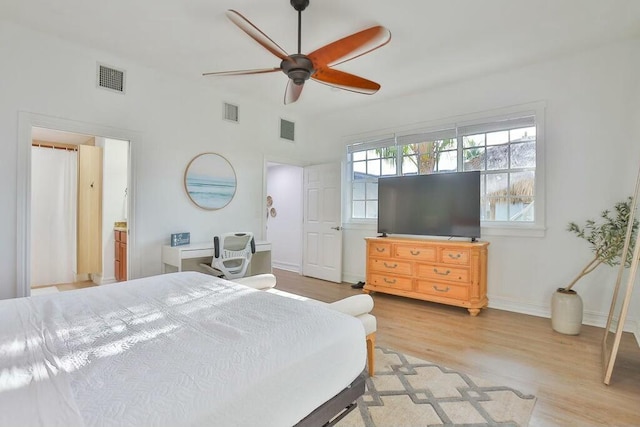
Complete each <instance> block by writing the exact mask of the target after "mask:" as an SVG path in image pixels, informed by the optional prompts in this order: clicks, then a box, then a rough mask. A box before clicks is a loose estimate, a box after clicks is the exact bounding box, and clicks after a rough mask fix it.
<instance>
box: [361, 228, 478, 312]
mask: <svg viewBox="0 0 640 427" xmlns="http://www.w3.org/2000/svg"><path fill="white" fill-rule="evenodd" d="M365 240H366V241H367V278H366V284H365V286H364V291H365V292H367V293H369V292H372V291H375V292H384V293H388V294H394V295H400V296H404V297H409V298H417V299H421V300H425V301H433V302H438V303H442V304H449V305H456V306H459V307H465V308H466V309H468V310H469V313H470V314H471V315H472V316H477V315H478V313H479V312H480V309H481V308H483V307H486V306H487V304H488V302H489V300H488V299H487V247H488V246H489V243H488V242H460V241H449V240H424V239H410V238H395V237H384V238H382V237H376V238H368V239H365Z"/></svg>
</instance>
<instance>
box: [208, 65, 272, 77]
mask: <svg viewBox="0 0 640 427" xmlns="http://www.w3.org/2000/svg"><path fill="white" fill-rule="evenodd" d="M276 71H282V68H279V67H278V68H258V69H255V70H236V71H214V72H212V73H202V75H203V76H240V75H243V74H264V73H273V72H276Z"/></svg>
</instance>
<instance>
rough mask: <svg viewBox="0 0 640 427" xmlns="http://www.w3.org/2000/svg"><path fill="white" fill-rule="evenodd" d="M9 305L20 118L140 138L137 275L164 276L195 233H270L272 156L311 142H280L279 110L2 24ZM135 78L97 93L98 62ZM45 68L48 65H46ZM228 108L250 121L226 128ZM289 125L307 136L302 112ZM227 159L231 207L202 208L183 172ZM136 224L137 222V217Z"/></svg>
mask: <svg viewBox="0 0 640 427" xmlns="http://www.w3.org/2000/svg"><path fill="white" fill-rule="evenodd" d="M0 57H1V58H2V61H0V76H1V78H0V93H1V94H2V96H1V97H0V144H1V145H2V152H3V155H2V156H0V171H2V180H0V221H1V222H2V223H3V224H7V227H6V233H5V236H4V239H2V241H1V242H0V299H1V298H10V297H14V296H15V295H17V290H16V277H17V268H16V263H17V253H16V247H17V232H16V228H15V227H14V226H13V224H16V223H17V216H16V213H17V203H18V201H19V200H20V198H19V197H18V195H17V192H16V188H17V176H18V175H19V173H18V169H17V163H18V145H17V144H18V143H19V141H18V139H19V138H18V134H19V132H18V117H19V115H20V112H21V111H25V112H30V113H34V114H38V115H45V116H52V117H56V118H62V119H65V120H73V121H77V122H80V123H84V124H98V125H101V126H104V127H107V126H108V127H112V128H116V129H120V130H125V131H127V130H128V131H131V132H132V133H135V134H136V135H138V138H137V139H136V140H135V141H134V142H132V146H131V150H132V162H133V170H134V176H133V180H134V183H135V188H134V189H133V190H135V191H134V192H133V194H135V213H136V218H135V221H132V222H133V223H134V224H135V227H136V228H135V229H134V230H132V231H131V233H132V235H130V239H135V241H136V244H137V246H136V250H135V253H133V254H132V255H131V257H132V258H131V261H132V264H134V265H135V269H133V271H131V273H132V277H138V276H148V275H152V274H158V273H160V271H161V268H160V267H161V266H160V252H161V246H162V245H163V244H168V242H169V235H170V234H171V233H173V232H178V231H190V232H191V239H192V241H195V242H197V241H204V240H209V239H211V238H212V236H213V235H215V234H217V233H222V232H224V231H226V230H230V229H231V230H239V229H241V230H249V231H253V232H254V233H256V235H257V236H259V237H263V236H261V234H262V230H263V229H264V228H263V225H264V218H263V216H264V197H265V195H264V194H263V192H264V189H263V165H264V158H265V154H266V153H267V152H268V153H269V154H270V155H277V156H283V157H285V156H286V157H288V158H296V157H300V151H301V150H300V146H301V145H302V144H304V140H303V139H302V138H299V142H296V143H295V144H292V143H290V142H287V141H282V140H280V138H279V135H278V133H277V132H278V128H277V126H276V125H275V124H277V123H278V120H279V117H281V116H284V115H285V114H283V111H282V110H281V108H284V107H280V105H279V103H278V102H277V101H276V100H274V105H273V106H269V105H263V104H259V105H258V104H255V103H250V102H248V101H247V100H246V99H243V98H241V97H237V96H234V94H232V93H227V92H224V91H222V90H220V89H216V87H214V86H211V85H210V83H209V82H210V80H205V79H202V78H201V77H198V76H196V77H194V79H193V80H188V79H184V78H182V77H177V76H173V75H169V74H164V73H162V72H159V71H156V70H153V69H149V68H145V67H142V66H140V65H138V64H136V63H135V62H134V61H131V60H128V59H126V58H119V57H115V56H113V55H111V54H107V53H104V52H100V51H96V50H92V49H87V48H83V47H79V46H77V45H73V44H69V43H67V42H65V41H63V40H60V39H55V38H50V37H48V36H45V35H43V34H40V33H38V32H34V31H32V30H28V29H25V28H22V27H19V26H15V25H13V24H8V23H6V22H4V21H0ZM98 61H99V62H102V63H106V64H109V65H112V66H115V67H118V68H122V69H125V70H126V72H127V88H126V94H125V95H121V94H114V93H111V92H109V91H105V90H101V89H97V88H96V87H95V69H96V62H98ZM43 64H46V66H43ZM223 101H227V102H232V103H234V104H236V105H238V106H239V107H240V117H241V122H240V123H239V124H235V123H229V122H225V121H224V120H222V106H223ZM286 116H287V117H290V118H291V119H292V120H295V121H296V123H297V124H300V126H298V127H299V128H304V126H303V125H302V120H300V119H299V118H298V117H296V115H295V112H292V111H287V114H286ZM209 151H211V152H218V153H220V154H222V155H223V156H225V157H226V158H227V159H228V160H229V161H230V162H231V164H232V165H233V167H234V168H235V171H236V175H237V177H238V186H237V192H236V195H235V197H234V199H233V200H232V201H231V203H230V204H229V205H228V206H227V207H225V208H224V209H221V210H217V211H205V210H202V209H199V208H197V207H196V206H194V205H193V204H192V203H191V202H190V201H189V199H188V197H187V195H186V193H185V191H184V188H183V175H184V169H185V167H186V166H187V164H188V162H189V161H190V160H191V159H192V158H193V157H194V156H196V155H197V154H200V153H203V152H209ZM130 220H131V219H130Z"/></svg>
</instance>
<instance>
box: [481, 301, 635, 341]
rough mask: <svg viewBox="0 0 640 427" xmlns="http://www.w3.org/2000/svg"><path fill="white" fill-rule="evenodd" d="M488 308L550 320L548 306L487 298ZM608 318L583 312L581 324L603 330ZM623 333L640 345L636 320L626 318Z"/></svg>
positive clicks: (599, 314) (591, 312) (594, 313)
mask: <svg viewBox="0 0 640 427" xmlns="http://www.w3.org/2000/svg"><path fill="white" fill-rule="evenodd" d="M549 304H551V303H549ZM489 307H491V308H495V309H498V310H504V311H512V312H515V313H521V314H529V315H531V316H537V317H545V318H547V319H550V318H551V308H550V305H549V306H542V305H537V304H527V303H522V302H520V301H513V300H510V299H508V298H496V297H489ZM608 318H609V315H608V314H606V315H605V314H602V313H596V312H593V311H585V312H584V314H583V317H582V324H583V325H589V326H597V327H599V328H604V327H605V326H606V325H607V319H608ZM624 331H625V332H631V333H633V334H634V336H635V337H636V340H637V341H638V344H639V345H640V324H639V323H638V322H637V321H636V320H633V319H628V318H627V320H626V321H625V325H624Z"/></svg>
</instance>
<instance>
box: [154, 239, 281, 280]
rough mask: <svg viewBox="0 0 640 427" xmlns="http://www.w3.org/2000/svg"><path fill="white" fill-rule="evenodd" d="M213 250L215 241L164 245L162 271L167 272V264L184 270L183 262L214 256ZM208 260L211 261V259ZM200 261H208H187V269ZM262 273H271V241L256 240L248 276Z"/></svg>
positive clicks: (196, 265)
mask: <svg viewBox="0 0 640 427" xmlns="http://www.w3.org/2000/svg"><path fill="white" fill-rule="evenodd" d="M213 251H214V246H213V241H211V242H207V243H192V244H190V245H182V246H170V245H164V246H163V247H162V272H163V273H166V272H167V266H170V267H173V268H176V269H177V271H182V270H183V266H182V263H183V261H184V260H187V261H189V260H193V261H195V260H196V259H198V258H213ZM207 261H208V262H211V260H207ZM200 262H206V261H197V262H191V263H185V264H186V265H185V266H186V267H187V268H186V269H188V270H190V269H196V270H197V269H198V264H199V263H200ZM261 273H271V243H269V242H265V241H257V240H256V252H255V253H254V254H253V256H252V258H251V263H250V264H249V268H248V269H247V276H254V275H256V274H261Z"/></svg>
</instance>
